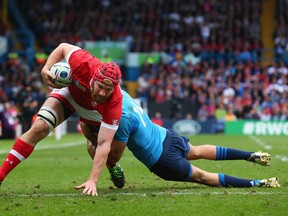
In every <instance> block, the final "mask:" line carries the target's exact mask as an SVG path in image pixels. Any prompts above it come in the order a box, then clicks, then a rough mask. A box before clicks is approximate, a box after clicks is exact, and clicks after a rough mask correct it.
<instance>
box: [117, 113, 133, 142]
mask: <svg viewBox="0 0 288 216" xmlns="http://www.w3.org/2000/svg"><path fill="white" fill-rule="evenodd" d="M131 131H132V127H131V121H130V119H129V118H128V117H127V116H122V117H121V121H120V125H119V128H118V130H117V132H116V134H115V136H114V139H115V140H116V141H118V142H124V143H127V142H128V139H129V135H130V133H131Z"/></svg>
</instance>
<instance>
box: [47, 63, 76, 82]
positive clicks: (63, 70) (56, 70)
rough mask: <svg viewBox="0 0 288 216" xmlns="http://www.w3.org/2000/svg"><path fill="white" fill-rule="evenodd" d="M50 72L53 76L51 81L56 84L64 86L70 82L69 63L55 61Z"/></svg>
mask: <svg viewBox="0 0 288 216" xmlns="http://www.w3.org/2000/svg"><path fill="white" fill-rule="evenodd" d="M50 72H51V73H52V74H53V75H54V76H55V80H54V81H53V82H54V83H55V84H56V85H58V86H61V87H66V86H69V85H70V84H71V83H72V72H71V69H70V66H69V64H67V63H65V62H57V63H55V64H54V65H53V66H52V67H51V69H50Z"/></svg>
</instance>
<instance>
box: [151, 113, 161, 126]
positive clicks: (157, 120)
mask: <svg viewBox="0 0 288 216" xmlns="http://www.w3.org/2000/svg"><path fill="white" fill-rule="evenodd" d="M151 121H152V122H153V123H154V124H157V125H159V126H163V119H162V116H161V113H160V112H156V113H155V117H154V118H151Z"/></svg>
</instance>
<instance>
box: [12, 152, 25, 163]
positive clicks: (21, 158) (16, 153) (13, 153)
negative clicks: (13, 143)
mask: <svg viewBox="0 0 288 216" xmlns="http://www.w3.org/2000/svg"><path fill="white" fill-rule="evenodd" d="M10 154H12V155H14V156H15V157H16V158H18V159H19V160H20V161H23V160H25V157H23V156H22V155H21V154H19V152H17V151H15V150H14V149H11V151H10Z"/></svg>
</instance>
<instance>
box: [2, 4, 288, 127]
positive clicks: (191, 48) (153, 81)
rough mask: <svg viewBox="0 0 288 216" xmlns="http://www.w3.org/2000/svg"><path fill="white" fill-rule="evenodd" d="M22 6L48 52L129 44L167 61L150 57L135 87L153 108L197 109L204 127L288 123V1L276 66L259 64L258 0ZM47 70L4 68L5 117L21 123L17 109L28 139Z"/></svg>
mask: <svg viewBox="0 0 288 216" xmlns="http://www.w3.org/2000/svg"><path fill="white" fill-rule="evenodd" d="M16 2H17V4H18V7H19V9H20V11H21V13H22V15H23V17H25V20H26V22H27V24H28V25H29V26H30V28H31V29H32V30H33V31H34V32H35V36H36V38H37V42H38V46H39V47H40V48H41V49H42V50H43V51H45V52H46V53H49V52H51V50H53V49H54V48H55V47H56V46H57V45H58V44H59V43H60V42H69V43H73V44H77V45H81V43H82V42H83V41H85V40H94V41H99V40H105V41H109V40H111V41H126V42H127V43H129V47H130V51H132V52H147V53H151V54H153V53H154V52H158V53H161V58H160V62H155V61H153V59H152V60H151V59H149V58H150V57H149V56H148V59H147V61H146V62H145V64H144V65H143V67H142V68H141V75H140V76H139V78H138V80H137V82H138V89H137V96H138V97H141V98H142V99H145V100H147V101H148V102H151V101H152V102H155V103H162V102H167V101H171V100H173V101H175V100H176V101H177V102H178V103H182V102H191V104H193V105H196V106H197V107H198V114H197V116H193V118H195V119H197V120H199V121H205V120H207V119H211V118H212V119H215V118H217V119H225V120H235V119H261V120H287V116H288V95H287V92H288V86H287V85H288V81H287V79H288V68H287V65H286V62H285V61H284V60H285V55H286V54H285V53H287V51H288V46H287V44H288V40H287V38H288V37H287V36H288V30H287V29H288V28H287V27H288V26H287V21H288V20H287V17H288V16H287V11H286V10H285V8H287V7H286V6H287V1H286V0H279V1H277V5H276V11H275V19H276V21H277V26H276V30H275V35H274V43H275V49H276V57H277V61H274V63H271V64H269V65H265V64H261V61H260V58H261V49H262V48H263V47H262V43H261V27H260V17H261V12H262V9H261V4H262V2H261V1H258V0H235V1H230V0H217V1H216V0H195V1H193V4H191V1H189V0H170V1H164V0H157V1H156V0H152V1H145V0H137V1H136V0H135V1H119V0H114V1H111V0H85V1H83V0H62V1H60V0H59V1H50V0H40V1H39V0H30V1H21V0H16ZM2 25H3V24H1V26H2ZM4 27H5V26H3V28H2V27H1V28H0V29H1V35H4V34H5V29H6V28H4ZM278 60H279V61H278ZM42 63H43V62H42ZM42 63H37V64H36V67H35V68H33V69H31V68H30V67H29V65H28V64H27V63H26V61H25V59H24V58H21V57H20V58H17V59H16V61H14V60H13V61H12V60H11V59H8V60H7V62H5V63H4V64H1V68H0V112H2V113H3V112H4V111H6V110H11V111H10V112H11V116H14V117H13V118H16V117H15V112H14V111H16V113H18V114H17V116H18V120H19V119H20V120H19V121H22V122H25V123H23V125H24V131H25V128H29V125H31V121H30V119H31V117H32V116H33V115H35V113H36V112H37V110H38V109H39V106H41V104H42V103H43V101H44V100H45V98H46V96H47V92H49V91H47V89H45V88H44V86H43V83H42V80H41V76H40V70H41V67H42ZM8 104H9V105H8ZM11 107H12V108H13V109H12V108H11ZM27 119H29V120H27Z"/></svg>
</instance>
